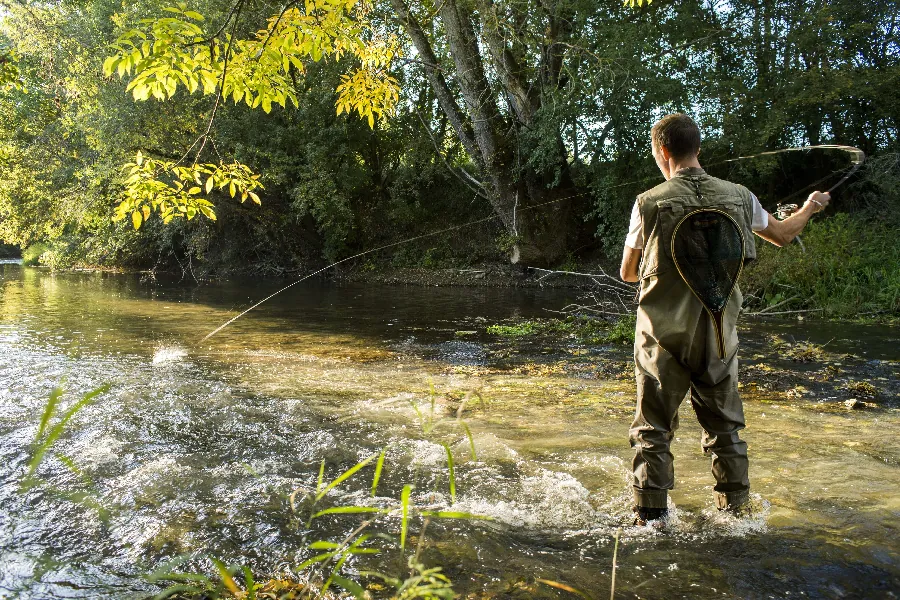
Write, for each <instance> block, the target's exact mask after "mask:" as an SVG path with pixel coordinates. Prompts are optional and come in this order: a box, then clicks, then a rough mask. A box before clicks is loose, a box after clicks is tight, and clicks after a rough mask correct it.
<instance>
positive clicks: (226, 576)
mask: <svg viewBox="0 0 900 600" xmlns="http://www.w3.org/2000/svg"><path fill="white" fill-rule="evenodd" d="M212 563H213V565H215V567H216V571H218V572H219V577H221V578H222V583H224V584H225V587H226V588H228V591H229V592H231V593H232V594H233V595H234V596H240V595H241V588H239V587H238V585H237V583H236V582H235V581H234V577H232V576H231V572H230V571H229V569H228V567H226V566H225V563H223V562H222V561H221V560H219V559H218V558H213V559H212Z"/></svg>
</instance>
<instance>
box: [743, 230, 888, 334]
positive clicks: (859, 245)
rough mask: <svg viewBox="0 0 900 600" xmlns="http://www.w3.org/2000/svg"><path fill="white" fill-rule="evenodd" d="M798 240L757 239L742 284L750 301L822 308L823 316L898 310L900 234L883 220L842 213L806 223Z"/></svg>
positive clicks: (756, 305)
mask: <svg viewBox="0 0 900 600" xmlns="http://www.w3.org/2000/svg"><path fill="white" fill-rule="evenodd" d="M801 237H802V239H803V243H804V245H805V247H806V251H805V252H804V251H803V250H802V249H801V248H800V245H799V244H796V243H795V244H791V245H790V246H787V247H785V248H776V247H774V246H771V245H770V244H765V243H760V244H758V252H757V254H758V258H757V261H756V262H755V263H754V264H752V265H750V266H749V267H748V268H747V271H746V272H745V275H744V277H743V279H742V284H741V287H742V288H743V289H744V292H745V295H746V294H749V295H750V296H752V297H750V298H749V300H750V306H752V307H754V308H761V307H765V306H774V305H775V304H777V303H779V302H784V304H783V305H782V306H780V307H779V308H777V309H776V310H777V311H778V310H790V309H803V308H813V309H822V311H823V313H824V314H825V316H831V317H856V316H862V315H865V314H872V313H887V314H890V315H897V314H900V238H898V237H897V236H896V235H895V234H894V232H893V230H892V228H891V227H889V226H888V225H886V224H884V223H883V222H873V221H869V220H866V219H862V218H859V217H856V218H853V217H850V216H849V215H846V214H838V215H835V216H833V217H830V218H826V219H823V220H821V221H816V222H813V223H810V224H809V226H808V227H807V229H806V230H805V231H804V233H803V234H802V235H801Z"/></svg>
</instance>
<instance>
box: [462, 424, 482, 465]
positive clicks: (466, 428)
mask: <svg viewBox="0 0 900 600" xmlns="http://www.w3.org/2000/svg"><path fill="white" fill-rule="evenodd" d="M460 425H462V428H463V431H465V432H466V437H467V438H469V451H470V452H471V453H472V460H478V455H477V454H476V453H475V438H474V437H473V436H472V430H471V429H469V425H468V424H467V423H460Z"/></svg>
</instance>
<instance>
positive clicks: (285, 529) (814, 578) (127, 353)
mask: <svg viewBox="0 0 900 600" xmlns="http://www.w3.org/2000/svg"><path fill="white" fill-rule="evenodd" d="M0 273H2V280H0V293H2V303H0V369H2V370H0V377H2V383H3V385H2V386H0V405H2V407H3V411H2V412H0V464H2V465H3V466H2V467H0V597H3V596H10V597H19V598H73V597H80V598H141V597H146V596H147V595H148V594H150V593H152V592H155V591H156V590H158V588H157V587H154V586H153V585H151V584H149V583H146V582H144V581H143V580H142V579H141V578H140V577H139V575H140V574H141V573H146V572H148V571H150V570H152V569H153V568H154V567H156V566H157V565H159V563H160V562H161V561H163V560H165V559H166V558H171V557H175V556H179V555H182V554H186V553H187V554H190V553H201V552H206V553H212V554H215V555H216V556H220V557H222V558H223V559H225V560H228V561H241V562H243V563H245V564H249V565H251V566H253V568H254V569H255V570H256V571H257V572H258V573H261V574H267V573H268V574H273V573H277V572H279V571H280V570H281V569H282V568H283V566H284V564H285V563H286V561H287V562H289V561H293V560H297V559H298V557H299V558H300V559H302V557H303V556H304V555H303V554H302V552H301V553H300V554H298V551H300V550H302V547H303V533H304V532H303V531H302V528H298V526H297V524H296V523H294V522H292V520H291V518H290V516H289V515H290V511H289V508H288V502H287V500H286V497H287V495H288V494H290V492H291V491H293V490H295V489H297V488H298V487H301V486H314V485H315V478H316V476H317V473H318V468H319V463H320V462H321V461H322V460H325V462H326V473H327V474H328V475H329V476H332V477H333V476H336V475H337V474H338V473H340V472H341V471H342V470H343V469H346V468H347V467H349V466H351V465H353V464H354V463H356V462H357V461H359V460H361V459H363V458H365V457H367V456H369V455H371V454H372V453H373V452H378V451H379V450H380V449H381V448H384V447H388V452H387V460H386V465H387V469H386V474H385V476H384V480H383V482H382V483H381V484H380V485H379V489H378V494H377V496H376V498H374V499H368V498H367V496H368V487H369V485H370V483H371V479H369V475H366V476H365V477H363V478H362V480H360V481H358V482H356V483H354V482H355V481H356V480H355V479H352V480H350V485H345V486H341V487H340V488H338V490H336V491H335V492H333V493H332V494H331V495H330V496H329V501H331V502H333V503H334V504H335V505H338V504H350V503H372V504H375V505H388V504H389V503H390V502H392V501H393V502H395V500H391V499H396V498H398V497H399V494H400V490H401V489H402V487H403V485H404V484H406V483H415V485H416V489H415V491H414V492H413V493H414V497H415V498H416V499H417V500H418V501H420V502H421V503H423V504H430V505H434V506H437V507H439V508H443V507H451V499H450V496H449V493H448V487H447V481H448V474H447V471H446V462H445V461H446V451H445V449H444V446H443V445H442V444H447V445H448V446H449V447H450V448H451V449H452V451H453V454H454V457H455V459H456V477H457V480H458V483H457V485H458V489H457V499H456V503H455V504H452V509H453V510H460V511H471V512H475V513H479V514H483V515H487V516H490V517H492V518H493V520H491V521H478V522H459V521H438V522H434V523H432V524H431V525H429V530H428V531H429V537H428V539H429V542H428V544H427V545H426V546H425V548H424V551H423V556H424V557H425V558H426V560H427V561H429V562H430V563H432V564H441V565H443V566H444V567H445V570H446V571H447V573H448V575H449V576H450V577H451V578H452V579H453V580H454V583H455V586H456V589H457V591H460V592H463V593H471V594H474V595H473V596H472V597H481V596H480V595H479V594H483V595H487V596H490V595H497V596H499V597H505V598H556V597H559V598H563V597H570V596H568V595H567V594H566V593H565V592H561V591H559V590H555V589H552V588H549V587H546V586H539V585H537V584H535V582H534V578H535V577H542V578H546V579H551V580H556V581H563V582H565V583H567V584H570V585H573V586H575V587H577V588H579V589H583V590H587V591H590V592H591V593H592V595H593V596H595V597H602V596H604V595H605V593H606V592H604V591H603V590H608V587H609V582H610V562H611V555H612V540H613V536H614V534H615V531H616V530H617V529H618V528H619V527H622V526H626V527H625V528H624V530H623V533H622V543H621V545H620V548H619V560H618V564H619V570H618V572H617V576H616V581H617V590H618V591H617V597H619V598H636V597H640V598H679V597H684V598H696V597H701V596H702V597H709V598H718V597H723V598H769V597H776V598H786V597H816V598H855V597H895V596H892V594H897V593H898V589H900V552H898V544H897V542H896V540H897V539H898V531H897V528H898V523H900V519H898V514H900V499H898V498H900V497H898V494H897V491H896V490H897V486H898V483H900V476H898V457H900V419H898V412H897V409H896V408H894V407H895V406H896V403H892V402H891V401H888V402H882V406H881V407H879V408H870V409H869V410H864V411H849V410H846V409H844V408H843V406H842V405H841V404H840V402H830V401H829V400H828V398H827V397H823V398H820V397H817V398H810V397H808V395H807V396H804V395H803V394H800V395H799V396H798V397H797V398H795V399H791V398H790V397H789V396H788V395H786V394H783V393H782V392H781V391H778V392H777V395H776V391H773V390H774V389H775V388H774V387H773V388H771V389H767V388H765V387H759V388H753V389H749V388H745V397H746V398H747V401H746V403H745V404H746V412H747V421H748V423H749V427H748V429H747V430H746V432H745V433H746V439H747V440H748V442H749V444H750V448H751V460H752V462H751V480H752V484H753V486H754V493H755V494H756V495H757V496H756V498H757V504H758V505H759V507H760V508H759V510H758V511H757V512H756V513H755V514H754V515H753V516H751V517H748V518H744V519H735V518H733V517H730V516H726V515H722V514H719V513H716V511H714V510H712V508H711V498H710V490H711V483H712V481H711V476H710V475H709V473H708V471H709V465H708V460H707V458H706V457H704V456H703V455H702V453H701V452H700V451H699V438H700V430H699V427H698V426H697V425H696V423H695V422H694V420H693V416H692V415H691V414H689V413H690V408H689V407H687V406H685V407H684V414H683V415H682V419H681V423H682V429H680V430H679V432H678V434H677V440H676V443H675V446H674V451H675V455H676V464H677V478H678V488H677V489H676V490H675V491H674V492H673V493H672V500H673V502H674V510H673V518H672V519H671V520H670V523H669V525H668V526H667V527H666V528H664V529H658V528H654V527H640V528H632V527H627V525H628V523H629V521H630V516H629V511H630V490H629V488H628V465H629V462H630V455H631V451H630V449H629V448H628V447H627V442H626V436H627V427H628V425H629V422H630V419H631V415H632V412H633V407H632V402H633V400H632V395H633V385H632V384H631V382H630V381H629V380H628V379H627V378H622V379H619V378H616V377H607V376H606V373H607V372H608V369H607V367H606V365H609V364H617V363H623V364H624V362H625V361H627V359H628V354H629V350H628V348H626V347H605V348H584V347H581V346H579V345H578V344H577V343H576V342H575V341H573V340H568V339H558V340H540V341H531V342H528V343H525V344H515V345H514V344H511V343H510V342H509V341H507V340H503V339H500V338H497V337H494V336H490V335H488V334H486V333H485V327H486V325H487V324H488V323H490V322H495V321H497V320H500V319H505V318H509V317H512V316H523V317H532V316H545V315H546V313H545V311H544V309H545V308H558V307H559V306H562V305H564V304H566V303H568V302H569V301H571V300H572V299H573V298H572V297H570V296H571V294H572V293H571V292H567V291H551V290H518V291H516V290H497V289H461V288H460V289H448V288H415V287H410V288H404V287H393V288H384V287H379V288H371V287H367V286H361V285H345V286H333V285H321V284H311V285H309V286H307V287H304V288H300V289H294V290H291V291H290V292H289V293H286V294H284V295H282V296H279V297H278V298H276V299H274V300H273V301H272V302H270V303H269V304H267V305H264V307H262V308H260V309H258V310H256V311H254V312H252V313H250V314H249V315H247V316H246V317H244V318H243V319H241V320H239V321H237V322H236V323H234V324H233V325H232V326H230V327H228V328H226V329H225V330H223V331H222V332H221V333H220V334H218V335H217V336H215V337H214V338H212V339H210V340H207V341H206V342H203V341H202V338H203V336H204V335H205V334H206V333H208V332H209V331H211V330H212V329H214V328H215V327H217V326H218V325H219V324H221V323H222V322H224V321H225V320H227V319H228V318H230V317H231V316H233V315H234V314H237V312H238V311H240V310H242V309H243V308H245V307H247V306H249V305H250V304H251V303H252V302H253V301H254V300H257V299H258V298H260V297H263V296H265V295H266V294H267V293H270V292H271V291H273V290H274V289H277V288H278V286H279V285H280V284H281V282H271V283H266V282H262V283H260V282H257V281H253V282H242V281H238V282H231V283H223V284H209V285H204V286H200V287H197V286H189V285H184V284H180V285H175V284H169V285H166V284H160V285H153V286H150V285H145V284H142V283H141V282H140V280H139V279H138V278H137V277H133V276H125V275H111V274H65V275H52V274H48V273H46V272H42V271H39V270H36V269H26V268H22V267H20V266H18V265H4V266H0ZM753 327H755V328H758V329H759V330H760V331H758V332H755V331H748V332H746V333H745V340H746V343H745V354H746V355H747V356H748V360H749V362H753V361H754V360H755V361H756V362H757V363H759V364H762V365H768V364H769V361H767V360H765V359H763V358H760V356H761V355H762V353H764V349H765V345H766V342H765V337H764V335H763V332H765V331H774V330H777V332H778V333H779V335H781V336H782V337H792V338H796V339H812V340H813V341H816V342H817V343H825V342H828V346H827V348H829V349H830V350H831V351H832V352H834V353H835V355H836V356H838V357H839V358H835V359H834V361H835V362H843V363H846V364H852V365H854V368H857V367H858V368H860V369H868V371H865V372H866V373H874V374H882V375H883V376H884V377H885V378H886V379H894V380H896V378H897V375H898V363H897V362H896V361H897V359H898V358H900V356H898V350H897V337H898V336H897V329H891V328H868V329H864V330H860V329H859V328H849V327H838V326H831V325H829V326H827V327H822V326H816V327H804V328H798V327H788V328H786V327H785V326H784V325H771V324H767V323H762V324H756V325H754V326H753ZM826 329H827V331H826ZM472 332H475V333H472ZM847 352H853V353H856V354H860V355H862V354H863V353H864V352H865V353H867V354H865V355H864V356H862V357H861V358H849V357H848V358H840V355H841V354H842V353H847ZM754 355H760V356H757V357H756V358H755V359H754V358H752V357H753V356H754ZM854 360H855V361H857V362H853V361H854ZM786 364H787V363H786ZM790 364H794V363H790ZM794 366H795V367H796V368H798V369H804V368H806V369H809V368H811V367H810V366H809V365H805V364H800V363H796V364H794ZM626 368H627V365H626ZM619 370H620V371H621V369H619ZM600 374H603V375H600ZM882 375H879V376H882ZM61 381H65V387H66V389H67V390H70V391H71V395H70V396H68V401H69V402H71V401H72V399H73V398H74V397H75V395H76V394H77V393H80V392H84V391H87V390H89V389H93V388H95V387H97V386H99V385H100V384H101V383H104V382H110V383H111V384H112V386H113V388H112V391H111V392H110V393H109V394H107V395H106V396H104V397H103V398H102V400H101V401H99V402H97V403H96V404H94V405H91V406H89V407H87V408H85V409H84V410H83V411H82V412H80V413H79V414H78V415H77V416H76V417H75V418H74V420H73V424H72V427H71V430H70V435H69V437H68V438H67V439H66V441H65V445H64V447H63V448H64V451H65V454H66V456H68V457H69V458H70V459H71V460H72V461H73V462H74V463H75V464H77V465H78V466H79V467H80V469H81V470H82V472H83V474H84V475H85V476H86V477H87V478H89V480H90V483H89V485H88V484H87V483H85V482H84V480H83V478H79V477H78V476H77V475H76V474H74V473H73V472H72V471H71V470H69V469H67V468H66V467H65V465H64V464H63V463H62V462H60V461H59V460H48V461H47V462H46V463H45V464H44V465H43V466H42V469H41V473H40V475H41V476H42V477H43V478H44V480H45V481H47V482H48V483H49V484H51V485H52V487H51V485H46V486H42V487H40V488H36V489H34V490H32V491H30V492H28V493H26V494H22V493H20V492H19V491H18V484H19V481H20V478H21V476H22V475H23V473H24V472H25V469H26V466H27V460H28V455H27V449H28V444H29V443H30V441H31V440H32V439H33V438H34V435H35V432H36V430H37V423H38V421H39V419H40V411H41V409H42V407H43V405H44V403H45V401H46V397H47V395H48V394H49V392H50V390H51V389H52V388H53V387H54V386H56V385H58V384H59V383H60V382H61ZM885 385H887V384H885ZM890 389H891V390H893V389H895V388H890ZM432 390H434V391H432ZM432 406H433V407H434V408H433V410H434V414H435V415H436V418H438V417H440V418H441V419H442V420H441V421H440V423H441V426H440V427H436V428H435V430H434V432H433V433H431V434H429V435H424V434H423V433H422V428H421V426H420V422H419V419H420V417H419V416H418V415H419V413H422V414H431V413H430V411H431V410H432ZM460 407H462V408H460ZM417 409H418V412H417ZM457 414H459V415H460V416H461V417H462V418H463V419H464V420H465V422H466V423H467V424H468V426H469V427H470V429H471V433H472V437H473V440H474V444H475V447H476V450H477V452H476V456H475V458H473V457H472V456H471V453H470V449H469V442H468V439H467V437H466V436H465V435H464V434H462V432H461V429H460V428H459V427H458V426H456V425H455V419H456V416H457ZM53 488H55V491H54V489H53ZM86 488H89V489H90V490H92V493H94V494H96V496H97V497H98V498H100V500H101V501H102V503H103V505H104V506H107V507H109V509H110V513H109V515H108V516H107V517H106V518H105V519H104V518H101V515H99V514H98V513H97V511H93V510H90V509H86V508H83V507H80V506H77V505H73V504H71V503H70V502H68V501H66V500H65V499H63V498H62V497H61V495H60V492H61V491H63V492H64V491H66V490H76V489H86ZM356 523H358V520H356V521H355V520H353V519H348V518H347V517H340V518H338V517H335V518H333V519H331V520H323V525H322V526H323V527H324V528H325V529H326V532H325V534H323V535H331V536H334V537H337V536H343V535H346V534H347V533H348V532H349V531H350V530H351V529H352V528H353V527H354V526H355V524H356ZM394 525H396V523H395V524H394ZM388 529H390V527H389V528H388ZM398 530H399V526H398V525H396V526H395V527H394V530H393V531H389V533H392V534H393V535H396V534H397V532H398ZM379 560H382V561H384V562H382V563H378V562H376V563H374V564H375V566H378V567H379V568H384V569H391V568H394V567H395V566H396V565H395V563H396V557H384V558H383V559H379ZM392 561H393V562H392ZM370 566H371V564H370Z"/></svg>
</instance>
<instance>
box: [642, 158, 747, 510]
mask: <svg viewBox="0 0 900 600" xmlns="http://www.w3.org/2000/svg"><path fill="white" fill-rule="evenodd" d="M638 207H639V209H640V213H641V219H642V223H643V233H644V240H645V243H644V251H643V255H642V262H641V269H640V277H641V288H640V296H639V302H638V311H637V325H636V330H635V343H634V361H635V375H636V378H637V406H636V410H635V417H634V422H633V423H632V425H631V430H630V439H631V445H632V446H633V447H634V449H635V455H634V463H633V471H634V480H633V483H634V499H635V504H636V506H637V507H638V508H641V507H644V508H656V509H665V508H666V505H667V494H668V490H670V489H672V488H673V487H674V486H675V470H674V465H673V457H672V453H671V451H670V449H669V446H670V444H671V442H672V438H673V437H674V434H675V430H676V429H677V428H678V408H679V406H680V405H681V402H682V401H683V400H684V399H685V397H686V396H687V395H688V394H689V395H690V399H691V404H692V406H693V407H694V412H695V413H696V415H697V419H698V421H699V422H700V425H701V426H702V427H703V430H704V433H703V436H702V439H701V446H702V448H703V451H704V452H705V453H707V454H710V455H711V456H712V474H713V476H714V477H715V480H716V485H715V488H714V490H715V492H714V494H715V501H716V506H717V507H718V508H720V509H724V508H729V507H731V508H734V507H737V506H739V505H741V504H743V503H745V502H746V501H747V500H748V499H749V489H750V482H749V479H748V476H747V444H746V442H743V441H742V440H741V439H740V437H739V435H738V432H739V431H740V430H741V429H743V428H744V411H743V406H742V405H741V399H740V396H739V395H738V389H737V369H738V361H737V348H738V339H737V318H738V313H739V312H740V307H741V301H742V297H741V293H740V290H739V289H738V287H737V285H735V286H734V289H733V291H732V293H731V295H730V296H729V298H728V301H727V304H726V305H725V308H724V310H723V311H722V315H721V320H722V327H721V331H719V330H718V328H717V327H716V326H715V325H714V323H713V319H712V317H711V314H710V313H709V312H708V311H707V310H706V309H705V308H704V306H703V304H702V303H701V302H700V300H699V299H698V298H697V296H695V295H694V293H693V292H692V291H691V289H690V287H689V286H688V285H687V284H686V283H685V281H684V279H682V277H681V275H680V274H679V271H678V269H677V268H676V266H675V262H674V261H673V257H672V241H671V240H672V233H673V231H674V229H675V227H676V225H677V224H678V222H679V221H680V220H681V218H682V217H683V216H684V215H686V214H688V213H690V212H692V211H694V210H697V209H701V208H711V209H714V210H718V211H722V212H725V213H726V214H728V215H729V216H731V217H732V218H733V219H734V221H735V222H736V224H737V225H738V227H740V229H741V231H742V232H743V233H744V235H743V238H744V239H743V243H744V247H743V250H744V257H745V259H747V260H752V259H753V258H755V257H756V247H755V245H754V241H753V235H752V231H751V229H750V223H751V219H752V199H751V195H750V192H749V191H748V190H747V189H746V188H744V187H742V186H738V185H735V184H732V183H729V182H727V181H722V180H720V179H716V178H713V177H710V176H708V175H706V173H705V172H704V171H703V170H702V169H697V168H690V169H682V170H679V171H678V172H677V173H676V175H675V176H674V177H672V179H670V180H669V181H667V182H665V183H663V184H661V185H659V186H657V187H655V188H653V189H652V190H650V191H648V192H645V193H644V194H642V195H640V196H639V197H638ZM720 348H721V349H720Z"/></svg>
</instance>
